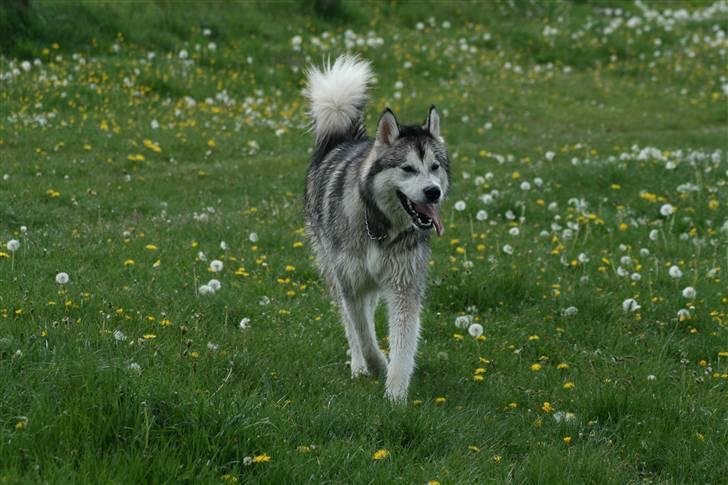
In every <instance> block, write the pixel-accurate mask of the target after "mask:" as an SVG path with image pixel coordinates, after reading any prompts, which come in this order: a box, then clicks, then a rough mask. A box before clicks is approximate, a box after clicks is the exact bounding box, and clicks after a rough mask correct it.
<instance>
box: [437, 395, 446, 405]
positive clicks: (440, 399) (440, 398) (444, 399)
mask: <svg viewBox="0 0 728 485" xmlns="http://www.w3.org/2000/svg"><path fill="white" fill-rule="evenodd" d="M445 401H447V398H444V397H442V396H440V397H436V398H435V404H445Z"/></svg>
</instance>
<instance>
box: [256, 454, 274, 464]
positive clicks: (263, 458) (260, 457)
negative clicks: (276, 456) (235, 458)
mask: <svg viewBox="0 0 728 485" xmlns="http://www.w3.org/2000/svg"><path fill="white" fill-rule="evenodd" d="M270 460H271V457H270V456H269V455H266V454H265V453H261V454H260V455H255V456H254V457H253V463H268V462H269V461H270Z"/></svg>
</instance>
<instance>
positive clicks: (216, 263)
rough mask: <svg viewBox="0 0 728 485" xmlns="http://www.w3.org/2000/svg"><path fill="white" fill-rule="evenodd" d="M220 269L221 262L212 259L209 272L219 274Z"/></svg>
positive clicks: (221, 266)
mask: <svg viewBox="0 0 728 485" xmlns="http://www.w3.org/2000/svg"><path fill="white" fill-rule="evenodd" d="M222 268H223V264H222V261H220V260H219V259H213V260H212V261H210V271H212V272H214V273H219V272H220V271H222Z"/></svg>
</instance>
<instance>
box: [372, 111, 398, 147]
mask: <svg viewBox="0 0 728 485" xmlns="http://www.w3.org/2000/svg"><path fill="white" fill-rule="evenodd" d="M398 136H399V123H397V118H395V117H394V113H392V110H390V109H389V108H387V109H385V110H384V113H382V116H381V117H380V118H379V125H378V126H377V141H378V142H379V143H383V144H385V145H391V144H392V143H394V140H396V139H397V137H398Z"/></svg>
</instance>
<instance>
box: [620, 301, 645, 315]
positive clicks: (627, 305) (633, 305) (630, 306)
mask: <svg viewBox="0 0 728 485" xmlns="http://www.w3.org/2000/svg"><path fill="white" fill-rule="evenodd" d="M640 308H642V307H641V306H639V304H638V303H637V300H635V299H634V298H627V299H626V300H624V301H623V302H622V311H623V312H624V313H632V312H636V311H637V310H639V309H640Z"/></svg>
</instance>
